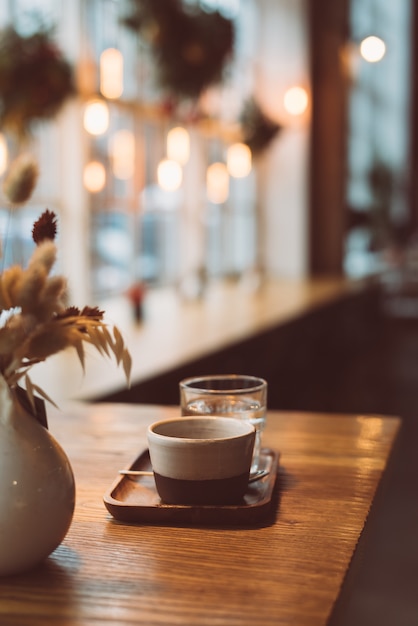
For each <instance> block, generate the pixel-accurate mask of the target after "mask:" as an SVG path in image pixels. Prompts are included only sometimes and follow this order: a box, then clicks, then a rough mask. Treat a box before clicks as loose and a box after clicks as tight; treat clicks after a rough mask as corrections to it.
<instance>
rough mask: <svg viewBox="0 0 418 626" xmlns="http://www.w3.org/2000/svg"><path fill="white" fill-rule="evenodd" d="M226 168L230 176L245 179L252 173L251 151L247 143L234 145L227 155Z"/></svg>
mask: <svg viewBox="0 0 418 626" xmlns="http://www.w3.org/2000/svg"><path fill="white" fill-rule="evenodd" d="M226 167H227V169H228V173H229V175H230V176H233V177H234V178H245V176H248V174H249V173H250V172H251V150H250V148H249V147H248V146H247V145H246V144H245V143H234V144H232V145H231V146H229V148H228V150H227V153H226Z"/></svg>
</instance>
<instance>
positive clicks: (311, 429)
mask: <svg viewBox="0 0 418 626" xmlns="http://www.w3.org/2000/svg"><path fill="white" fill-rule="evenodd" d="M48 412H49V424H50V430H51V432H52V433H53V434H54V436H55V437H56V438H57V439H58V441H59V442H60V443H61V445H62V446H63V448H64V449H65V450H66V452H67V454H68V456H69V458H70V460H71V463H72V465H73V469H74V473H75V477H76V484H77V503H76V511H75V516H74V520H73V523H72V526H71V528H70V531H69V533H68V535H67V537H66V538H65V540H64V542H63V543H62V545H61V546H60V547H59V548H58V549H57V550H56V551H55V552H54V553H53V555H51V556H50V557H49V558H48V559H47V561H46V562H45V564H44V565H42V566H41V567H40V568H38V569H36V570H34V571H32V572H30V573H26V574H23V575H20V576H15V577H7V578H2V579H0V624H1V625H2V626H8V625H19V626H25V625H38V624H39V625H45V624H54V625H66V626H73V625H74V626H75V625H85V624H95V625H97V624H99V625H101V624H104V625H110V624H112V625H115V626H116V625H124V624H130V625H132V624H145V625H149V626H153V625H164V626H166V625H171V624H173V625H174V624H179V625H180V624H181V625H193V626H200V625H202V626H205V625H211V626H218V625H228V626H229V625H231V626H235V625H237V626H238V625H248V626H250V625H251V626H255V625H258V624H267V625H270V624H271V625H273V624H274V625H277V624H289V625H290V624H292V625H293V626H304V625H306V626H316V625H323V624H326V622H327V618H328V616H329V614H330V612H331V609H332V606H333V604H334V602H335V600H336V598H337V596H338V593H339V590H340V588H341V585H342V583H343V580H344V575H345V572H346V571H347V568H348V567H349V564H350V559H351V557H352V555H353V552H354V550H355V548H356V544H357V541H358V539H359V536H360V534H361V532H362V529H363V527H364V524H365V521H366V518H367V514H368V511H369V509H370V506H371V503H372V499H373V495H374V493H375V490H376V487H377V485H378V483H379V480H380V478H381V476H382V472H383V470H384V467H385V464H386V461H387V457H388V454H389V452H390V449H391V446H392V443H393V441H394V438H395V436H396V433H397V431H398V428H399V426H400V420H398V419H396V418H387V417H386V418H381V417H379V416H342V415H320V414H318V415H315V414H301V413H276V412H271V413H269V415H268V426H267V429H266V431H265V433H264V438H263V443H264V444H265V445H267V446H269V447H270V448H273V449H277V450H280V453H281V473H280V476H279V479H280V480H279V489H278V493H277V498H276V499H277V501H276V502H275V511H274V515H273V516H272V517H271V518H269V519H268V520H267V521H266V522H264V523H263V524H261V525H259V526H249V527H245V526H244V527H242V526H240V527H222V526H216V527H200V526H199V527H196V526H180V525H179V526H171V527H170V526H158V525H145V524H144V525H129V524H125V523H121V522H118V521H116V520H114V519H113V518H112V517H111V516H110V514H109V513H108V512H107V511H106V509H105V507H104V504H103V499H102V498H103V494H104V493H105V492H106V491H107V490H108V488H109V485H111V484H112V482H113V481H114V480H115V477H116V476H117V473H118V470H119V469H121V468H123V467H126V466H127V464H129V462H130V461H131V460H133V459H134V458H136V456H137V454H138V452H139V451H140V450H141V449H143V447H144V445H145V433H146V428H147V425H148V424H149V423H151V422H152V421H155V420H157V419H161V418H163V417H168V416H172V415H174V414H176V413H178V409H177V408H175V407H173V408H171V407H168V408H167V407H165V408H162V407H156V406H153V407H150V406H139V405H126V404H124V405H111V404H105V405H100V404H96V405H95V404H92V405H73V406H68V407H67V408H66V409H65V410H63V411H62V412H58V411H55V410H52V409H48Z"/></svg>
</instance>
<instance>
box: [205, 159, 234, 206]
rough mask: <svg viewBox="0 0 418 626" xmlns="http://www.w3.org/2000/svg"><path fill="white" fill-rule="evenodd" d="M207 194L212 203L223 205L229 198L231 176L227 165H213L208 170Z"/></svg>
mask: <svg viewBox="0 0 418 626" xmlns="http://www.w3.org/2000/svg"><path fill="white" fill-rule="evenodd" d="M206 193H207V196H208V199H209V200H210V202H213V203H214V204H223V203H224V202H226V201H227V200H228V196H229V175H228V170H227V167H226V165H225V163H220V162H217V163H212V165H209V167H208V169H207V170H206Z"/></svg>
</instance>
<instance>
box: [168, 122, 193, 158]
mask: <svg viewBox="0 0 418 626" xmlns="http://www.w3.org/2000/svg"><path fill="white" fill-rule="evenodd" d="M189 156H190V136H189V133H188V132H187V130H186V129H185V128H182V127H181V126H176V127H175V128H172V129H171V130H169V131H168V134H167V157H168V158H169V159H171V160H173V161H177V162H178V163H180V165H185V163H187V161H188V160H189Z"/></svg>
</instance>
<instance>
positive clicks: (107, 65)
mask: <svg viewBox="0 0 418 626" xmlns="http://www.w3.org/2000/svg"><path fill="white" fill-rule="evenodd" d="M100 91H101V93H102V94H103V96H104V97H105V98H109V99H111V100H114V99H116V98H120V96H121V95H122V93H123V55H122V53H121V51H120V50H117V49H116V48H107V49H106V50H103V52H102V53H101V55H100Z"/></svg>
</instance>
